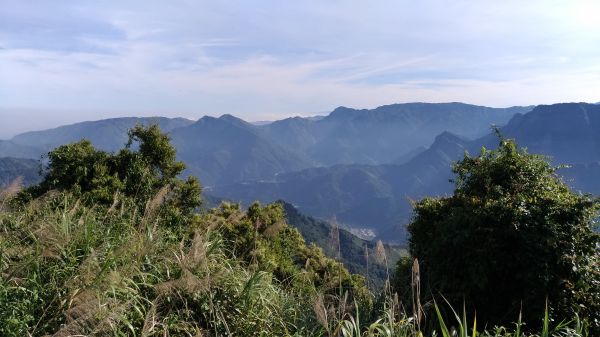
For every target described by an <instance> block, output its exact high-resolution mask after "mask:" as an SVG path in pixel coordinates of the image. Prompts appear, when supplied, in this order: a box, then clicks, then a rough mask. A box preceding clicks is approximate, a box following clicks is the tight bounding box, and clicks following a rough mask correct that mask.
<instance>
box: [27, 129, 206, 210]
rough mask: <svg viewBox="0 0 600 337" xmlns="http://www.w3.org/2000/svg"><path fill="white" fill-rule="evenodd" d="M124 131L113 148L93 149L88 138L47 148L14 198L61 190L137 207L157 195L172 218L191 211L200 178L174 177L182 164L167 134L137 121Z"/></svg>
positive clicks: (95, 200) (196, 203) (145, 205)
mask: <svg viewBox="0 0 600 337" xmlns="http://www.w3.org/2000/svg"><path fill="white" fill-rule="evenodd" d="M128 135H129V141H128V142H127V144H126V145H125V148H123V149H121V150H120V151H119V152H117V153H116V154H113V153H108V152H105V151H101V150H98V149H96V148H94V146H93V145H92V144H91V143H90V142H89V141H88V140H81V141H79V142H76V143H71V144H67V145H62V146H59V147H58V148H56V149H54V150H52V151H50V152H49V153H48V162H47V164H46V166H45V167H44V168H43V169H42V174H43V175H44V178H43V180H42V182H41V183H40V184H39V185H36V186H32V187H29V188H27V189H25V190H24V191H22V192H21V193H20V195H19V196H18V197H17V201H18V202H20V203H24V202H26V201H28V200H31V199H32V198H36V197H39V196H41V195H43V194H45V193H47V192H49V191H51V190H66V191H69V192H72V193H73V194H75V195H76V196H78V197H80V198H81V199H82V200H83V202H86V203H89V204H95V205H111V204H113V203H114V202H115V200H116V199H117V198H118V197H121V198H127V199H129V200H131V201H132V202H133V203H134V204H135V205H137V207H138V208H139V209H140V210H141V211H145V210H146V209H147V208H148V206H149V204H150V202H151V200H152V199H153V198H154V199H157V198H158V199H160V200H158V199H157V200H155V203H160V204H161V206H164V207H162V210H163V211H164V212H166V213H168V214H169V215H170V216H171V218H172V219H174V221H175V220H176V219H180V220H181V217H184V218H185V217H189V216H191V214H192V213H193V212H194V210H195V209H196V208H197V207H198V206H200V190H201V189H200V184H199V182H198V180H197V179H196V178H195V177H188V178H187V179H186V180H181V179H179V178H178V176H179V175H180V174H181V173H182V172H183V170H184V169H185V165H184V164H183V163H182V162H180V161H177V160H176V151H175V148H174V147H173V146H172V145H171V144H170V139H169V136H167V135H166V134H164V133H162V132H161V131H160V128H159V127H158V126H157V125H150V126H148V127H144V126H142V125H137V126H135V127H134V128H132V129H131V130H129V132H128ZM134 148H135V150H134ZM177 221H178V220H177Z"/></svg>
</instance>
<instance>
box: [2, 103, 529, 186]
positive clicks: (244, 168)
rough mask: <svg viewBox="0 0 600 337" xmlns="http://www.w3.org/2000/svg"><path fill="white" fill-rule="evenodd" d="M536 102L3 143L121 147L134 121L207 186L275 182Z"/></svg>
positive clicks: (390, 157)
mask: <svg viewBox="0 0 600 337" xmlns="http://www.w3.org/2000/svg"><path fill="white" fill-rule="evenodd" d="M530 109H531V107H513V108H507V109H496V108H488V107H482V106H476V105H468V104H463V103H441V104H428V103H409V104H393V105H386V106H382V107H379V108H376V109H372V110H356V109H350V108H345V107H340V108H337V109H335V110H334V111H333V112H332V113H330V114H329V115H328V116H324V117H319V118H301V117H295V118H288V119H284V120H280V121H275V122H272V123H267V124H264V123H263V125H254V124H250V123H247V122H245V121H243V120H241V119H239V118H236V117H233V116H231V115H223V116H221V117H219V118H214V117H203V118H201V119H200V120H198V121H196V122H192V121H189V120H186V119H181V118H177V119H169V118H161V117H155V118H114V119H107V120H101V121H93V122H83V123H77V124H73V125H67V126H62V127H59V128H55V129H50V130H44V131H36V132H28V133H24V134H21V135H18V136H16V137H14V138H13V139H11V140H10V141H4V142H3V143H0V156H6V157H24V158H34V159H35V158H39V156H40V155H42V154H44V153H46V152H48V151H49V150H50V149H52V148H54V147H56V146H58V145H62V144H65V143H69V142H73V141H77V140H79V139H81V138H86V139H89V140H90V141H92V143H93V144H94V145H95V146H96V147H98V148H101V149H103V150H107V151H115V150H117V149H119V148H121V147H122V146H123V144H125V142H126V141H127V129H129V128H131V127H132V126H134V125H135V124H138V123H142V124H148V123H157V124H159V125H160V127H161V129H162V130H163V131H166V132H168V133H170V134H171V136H172V138H173V142H174V144H175V146H176V147H177V149H178V154H179V157H180V159H181V160H183V161H185V162H186V163H187V164H188V168H189V170H188V173H191V174H195V175H197V176H198V177H199V178H200V180H201V181H202V182H203V183H204V184H205V185H207V186H215V185H222V184H230V183H234V182H241V181H253V180H270V179H273V178H274V177H275V176H276V175H278V174H282V173H285V172H290V171H295V170H300V169H304V168H310V167H322V166H330V165H336V164H383V163H390V162H394V161H399V160H406V159H407V158H411V157H412V156H414V155H415V154H416V153H417V152H418V151H419V150H421V149H422V148H424V147H426V146H429V145H430V144H431V142H432V140H433V138H434V137H435V135H437V134H439V133H440V132H442V131H444V130H449V131H451V132H455V133H458V134H461V135H465V136H466V137H475V136H479V135H483V134H485V132H487V130H488V129H489V125H490V124H499V125H501V124H505V123H506V122H507V121H508V120H509V119H510V118H511V117H512V116H513V115H514V114H516V113H519V112H526V111H528V110H530Z"/></svg>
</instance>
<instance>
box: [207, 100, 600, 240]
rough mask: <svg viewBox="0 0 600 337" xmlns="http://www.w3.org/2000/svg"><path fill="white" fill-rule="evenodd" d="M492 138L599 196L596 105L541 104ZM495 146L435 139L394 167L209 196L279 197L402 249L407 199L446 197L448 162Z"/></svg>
mask: <svg viewBox="0 0 600 337" xmlns="http://www.w3.org/2000/svg"><path fill="white" fill-rule="evenodd" d="M500 131H501V133H502V134H503V136H504V137H506V138H514V139H516V140H517V143H518V145H519V146H520V147H526V148H527V149H528V151H529V152H531V153H539V154H543V155H547V156H548V157H549V158H550V159H551V161H552V162H553V163H554V164H556V165H558V164H568V165H570V166H571V167H570V168H563V169H560V170H559V171H558V173H559V175H561V176H563V177H564V179H565V181H566V182H567V183H568V184H570V185H571V186H572V187H573V188H575V189H577V190H579V191H581V192H583V193H592V194H596V195H598V194H600V137H599V135H600V106H598V105H594V104H585V103H568V104H555V105H542V106H538V107H536V108H535V109H533V110H532V111H531V112H528V113H525V114H517V115H515V116H514V117H513V118H512V119H511V120H510V121H509V123H508V124H507V125H506V126H504V127H501V128H500ZM498 142H499V139H498V136H497V135H496V134H495V133H494V132H490V133H489V134H487V135H485V136H483V137H480V138H478V139H475V140H468V139H466V138H463V137H460V136H457V135H455V134H453V133H450V132H443V133H441V134H440V135H438V136H437V137H436V138H435V141H434V142H433V144H432V145H431V146H430V147H429V148H428V149H427V150H425V151H423V152H421V153H420V154H418V155H416V156H414V157H413V158H412V159H410V160H409V161H408V162H406V163H404V164H401V165H336V166H332V167H326V168H312V169H307V170H303V171H299V172H292V173H288V174H284V175H280V176H278V177H277V179H275V180H273V181H269V182H253V183H244V184H233V185H229V186H221V187H220V188H219V189H217V190H215V191H212V192H213V193H215V194H217V195H220V196H222V197H226V198H230V199H232V200H237V201H241V202H246V201H249V200H252V199H256V200H261V201H264V202H268V201H271V200H275V199H278V198H283V199H285V200H287V201H289V202H291V203H293V204H294V205H296V206H297V207H298V208H299V209H300V210H301V211H302V212H304V213H307V214H311V215H314V216H318V217H322V218H328V217H333V216H335V217H336V218H337V219H338V220H339V221H341V222H343V223H345V224H348V225H349V226H352V227H359V228H363V227H366V228H371V229H374V230H375V231H376V232H377V233H378V236H379V237H381V238H386V239H388V240H389V241H393V240H391V238H393V239H394V240H398V241H399V242H402V240H404V239H405V230H404V225H405V224H406V223H407V222H408V221H409V219H410V216H411V207H410V200H413V199H419V198H421V197H423V196H438V195H443V194H446V193H451V192H452V188H453V187H452V184H451V182H450V179H451V178H452V172H451V165H452V163H453V162H455V161H457V160H459V159H460V158H462V156H463V155H464V154H465V152H467V153H470V154H472V155H476V154H477V153H478V152H479V151H480V150H481V148H482V147H487V148H495V147H496V146H497V145H498Z"/></svg>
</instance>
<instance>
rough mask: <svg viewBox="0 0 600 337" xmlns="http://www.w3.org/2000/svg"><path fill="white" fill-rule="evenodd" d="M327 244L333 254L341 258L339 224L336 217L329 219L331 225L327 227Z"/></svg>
mask: <svg viewBox="0 0 600 337" xmlns="http://www.w3.org/2000/svg"><path fill="white" fill-rule="evenodd" d="M329 244H330V246H331V251H332V252H333V253H334V254H335V258H336V259H338V260H339V259H340V258H341V255H342V253H341V246H340V226H339V224H338V222H337V221H336V219H335V218H334V219H333V220H332V221H331V227H330V229H329Z"/></svg>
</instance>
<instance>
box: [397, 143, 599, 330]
mask: <svg viewBox="0 0 600 337" xmlns="http://www.w3.org/2000/svg"><path fill="white" fill-rule="evenodd" d="M453 172H454V173H455V174H456V179H455V181H454V183H455V190H454V195H452V196H450V197H446V198H425V199H423V200H421V201H419V202H417V203H416V205H415V208H414V217H413V220H412V222H411V223H410V224H409V226H408V231H409V233H410V235H411V236H410V241H409V242H410V253H411V254H412V256H413V257H415V258H418V259H419V262H420V266H421V280H422V282H423V286H424V287H425V289H428V292H429V293H430V294H434V296H435V294H442V295H443V296H444V297H446V298H448V299H449V301H450V303H452V304H453V305H454V306H457V307H461V306H462V305H463V301H465V302H466V305H467V308H469V310H472V311H476V314H477V320H478V321H481V320H483V321H484V322H488V323H493V324H507V323H510V322H514V321H516V319H517V317H518V315H519V311H520V310H521V311H522V314H523V318H524V320H525V321H526V322H529V324H530V325H535V324H536V323H537V322H538V321H539V319H540V317H541V315H542V314H543V313H544V309H545V305H546V300H547V301H548V303H549V305H550V307H551V308H552V309H551V314H552V315H554V317H555V318H556V319H559V320H562V319H567V320H570V319H573V318H574V317H575V314H578V315H579V316H580V317H582V318H585V319H586V320H587V321H588V322H589V323H590V324H591V326H592V327H593V329H595V331H596V332H598V331H600V268H599V266H600V254H599V248H598V247H600V246H599V245H600V238H599V235H598V233H596V232H594V230H593V228H592V227H593V225H594V219H596V218H597V217H598V209H599V205H600V202H599V200H598V199H594V198H592V197H591V196H589V195H580V194H576V193H574V192H572V191H571V190H570V189H569V188H568V186H567V185H566V184H565V183H564V182H563V181H562V180H561V179H560V178H559V177H558V176H557V174H556V168H554V167H552V166H550V164H549V163H548V162H547V160H546V158H545V157H542V156H539V155H533V154H529V153H527V152H526V150H524V149H518V148H517V145H516V143H515V142H514V141H513V140H505V139H502V138H501V140H500V145H499V148H498V149H496V150H493V151H490V150H486V149H485V148H484V149H482V151H481V153H480V154H479V155H478V156H476V157H471V156H469V155H467V154H465V156H464V158H463V159H462V160H461V161H459V162H458V163H456V164H455V166H454V167H453ZM405 267H406V266H402V265H400V266H399V268H398V270H399V274H402V273H401V272H400V271H401V270H407V268H405ZM398 276H399V277H398V279H402V278H403V275H398ZM404 279H406V277H404Z"/></svg>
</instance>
